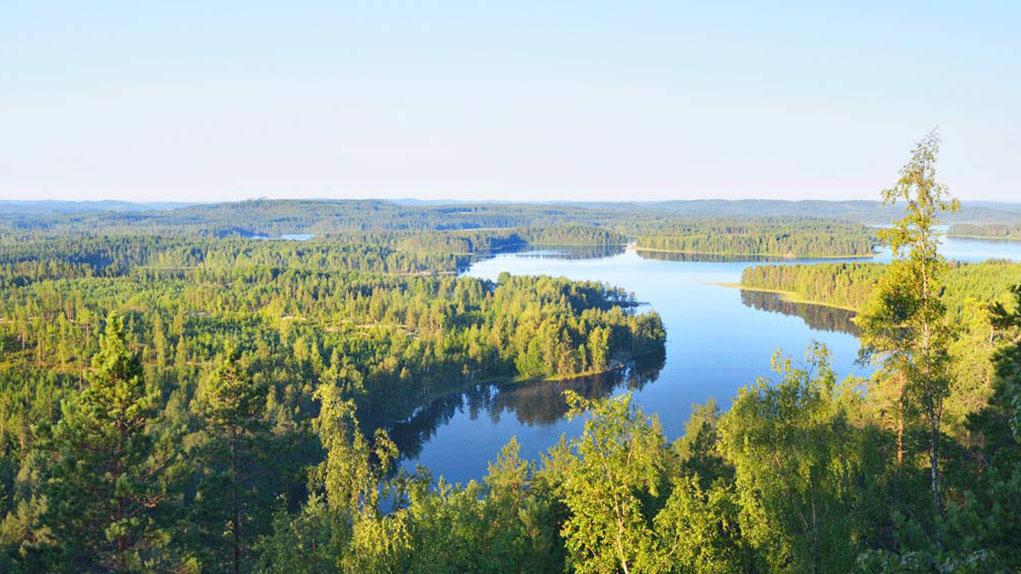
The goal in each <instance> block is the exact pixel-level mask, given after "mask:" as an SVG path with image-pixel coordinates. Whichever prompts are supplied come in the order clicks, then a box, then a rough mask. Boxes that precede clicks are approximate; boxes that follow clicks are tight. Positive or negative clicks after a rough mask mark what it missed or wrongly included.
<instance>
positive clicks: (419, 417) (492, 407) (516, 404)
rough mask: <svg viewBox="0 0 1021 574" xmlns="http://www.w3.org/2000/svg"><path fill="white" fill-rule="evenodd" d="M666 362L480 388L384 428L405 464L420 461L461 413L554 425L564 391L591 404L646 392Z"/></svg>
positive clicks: (659, 357) (645, 360)
mask: <svg viewBox="0 0 1021 574" xmlns="http://www.w3.org/2000/svg"><path fill="white" fill-rule="evenodd" d="M664 360H665V355H664V354H663V353H657V354H654V355H648V356H644V357H641V358H639V359H637V360H635V361H633V362H632V363H631V364H629V365H628V366H627V367H625V368H622V369H617V370H615V371H611V372H609V373H604V374H601V375H593V376H590V377H579V378H577V379H570V380H565V381H535V382H523V383H513V382H507V383H499V384H494V383H486V384H479V385H474V386H472V387H470V388H468V389H467V390H464V391H461V392H458V393H452V394H449V395H446V396H443V397H440V398H438V399H435V400H433V401H430V402H429V403H427V404H425V405H422V406H421V407H419V408H417V409H416V410H415V411H414V412H413V413H412V414H411V416H409V417H407V418H404V419H401V420H398V421H390V422H388V423H385V424H379V425H378V426H381V427H383V428H386V429H387V431H388V432H389V433H390V436H391V438H393V440H394V442H395V443H396V444H397V448H398V450H399V451H400V453H401V456H402V457H403V458H405V459H410V458H416V457H417V456H418V455H419V454H420V453H421V451H422V445H424V444H425V443H426V442H428V441H429V439H431V438H432V437H433V435H435V434H436V430H437V429H438V428H440V427H441V426H443V425H445V424H447V423H448V422H450V420H451V419H453V418H454V416H456V415H457V414H458V412H462V411H466V412H467V413H468V415H469V416H470V417H471V419H472V420H474V419H476V418H478V417H479V415H481V414H483V413H485V414H486V415H487V416H488V417H489V418H490V419H491V420H492V421H493V422H494V423H495V422H499V420H500V418H501V417H502V416H504V415H505V414H514V416H515V417H516V418H517V420H518V421H519V422H521V423H523V424H526V425H528V426H533V425H540V426H548V425H552V424H554V423H556V422H557V421H559V420H560V419H561V418H563V416H564V415H565V414H567V402H566V401H565V400H564V395H563V393H564V391H567V390H571V391H574V392H576V393H578V394H580V395H582V396H584V397H586V398H600V397H607V396H610V395H611V394H612V393H613V392H614V391H616V390H617V389H619V388H621V387H623V386H625V385H626V386H627V388H630V389H641V388H642V387H644V386H645V385H646V384H648V383H650V382H652V381H655V380H656V378H657V377H659V372H660V370H662V368H663V363H664Z"/></svg>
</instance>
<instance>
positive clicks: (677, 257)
mask: <svg viewBox="0 0 1021 574" xmlns="http://www.w3.org/2000/svg"><path fill="white" fill-rule="evenodd" d="M635 252H636V253H638V256H639V257H641V258H642V259H655V260H657V261H689V262H703V263H728V262H734V261H737V262H745V261H767V262H768V261H789V259H787V258H784V257H772V256H766V255H712V254H709V253H675V252H670V251H645V250H642V249H637V250H636V251H635Z"/></svg>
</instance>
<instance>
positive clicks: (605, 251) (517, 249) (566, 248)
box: [482, 243, 625, 259]
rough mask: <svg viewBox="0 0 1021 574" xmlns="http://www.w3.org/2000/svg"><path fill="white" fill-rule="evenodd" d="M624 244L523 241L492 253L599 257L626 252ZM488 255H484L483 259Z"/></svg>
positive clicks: (582, 257)
mask: <svg viewBox="0 0 1021 574" xmlns="http://www.w3.org/2000/svg"><path fill="white" fill-rule="evenodd" d="M624 247H625V246H624V245H531V244H527V243H523V244H521V245H516V246H514V247H511V248H507V249H500V250H499V251H496V250H494V251H493V252H491V253H490V255H494V254H497V253H499V254H503V253H517V254H519V255H521V256H522V257H539V258H543V257H549V258H551V259H599V258H601V257H611V256H613V255H620V254H621V253H624ZM485 258H486V257H485V256H483V257H482V259H485Z"/></svg>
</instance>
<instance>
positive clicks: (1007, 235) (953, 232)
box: [947, 223, 1021, 241]
mask: <svg viewBox="0 0 1021 574" xmlns="http://www.w3.org/2000/svg"><path fill="white" fill-rule="evenodd" d="M947 235H949V236H950V237H968V238H975V239H1000V240H1005V241H1021V224H1017V223H1015V224H1008V223H986V224H974V223H957V224H954V225H951V226H950V230H949V231H947Z"/></svg>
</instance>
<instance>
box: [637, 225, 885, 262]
mask: <svg viewBox="0 0 1021 574" xmlns="http://www.w3.org/2000/svg"><path fill="white" fill-rule="evenodd" d="M636 247H637V249H638V250H639V251H649V252H665V253H684V254H689V255H753V256H763V257H780V258H793V257H819V258H829V257H832V258H845V257H871V256H872V255H873V251H874V248H875V241H874V239H873V237H872V234H871V233H870V232H869V230H868V228H866V227H865V226H863V225H852V224H845V223H838V222H833V221H816V220H801V221H799V220H788V221H770V220H762V221H752V222H749V221H707V222H698V223H696V224H689V225H682V226H676V225H675V226H669V227H664V228H663V229H661V230H652V231H651V232H650V231H646V232H645V233H644V234H643V235H641V236H640V237H639V238H638V239H637V242H636Z"/></svg>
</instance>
